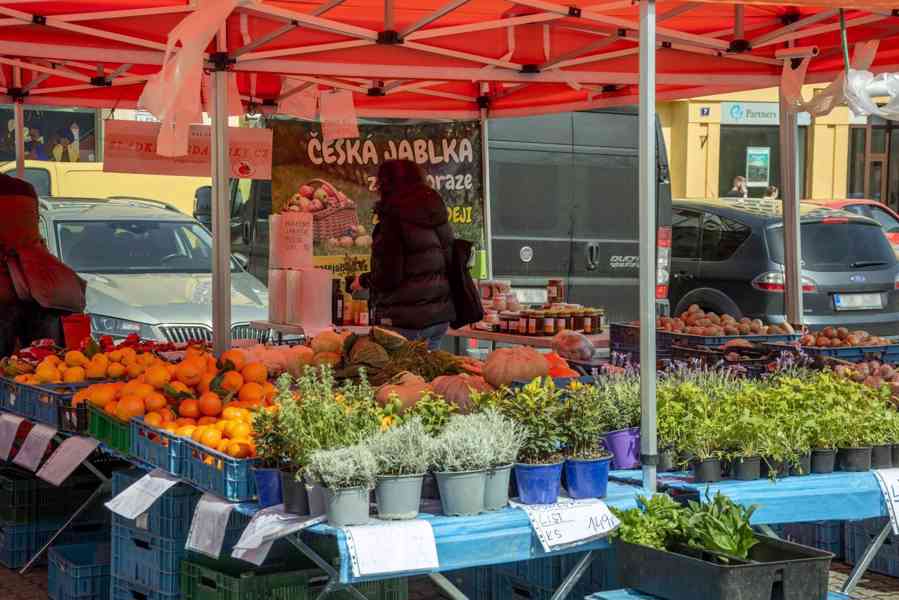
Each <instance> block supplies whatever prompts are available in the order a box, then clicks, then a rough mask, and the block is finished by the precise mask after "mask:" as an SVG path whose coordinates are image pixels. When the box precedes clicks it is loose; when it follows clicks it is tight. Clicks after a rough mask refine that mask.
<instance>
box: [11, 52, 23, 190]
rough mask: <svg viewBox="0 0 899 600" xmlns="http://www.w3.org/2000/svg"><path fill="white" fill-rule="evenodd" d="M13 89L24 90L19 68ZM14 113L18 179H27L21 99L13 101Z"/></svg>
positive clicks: (15, 75)
mask: <svg viewBox="0 0 899 600" xmlns="http://www.w3.org/2000/svg"><path fill="white" fill-rule="evenodd" d="M13 87H15V88H16V89H21V88H22V69H20V68H19V67H14V68H13ZM13 113H14V114H13V120H14V121H15V129H16V131H15V136H16V177H18V178H19V179H25V106H24V102H23V99H22V98H21V97H17V98H15V99H14V100H13Z"/></svg>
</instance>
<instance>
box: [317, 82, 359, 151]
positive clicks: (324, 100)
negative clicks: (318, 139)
mask: <svg viewBox="0 0 899 600" xmlns="http://www.w3.org/2000/svg"><path fill="white" fill-rule="evenodd" d="M318 105H319V106H318V109H319V112H320V114H321V120H322V138H323V139H324V141H325V142H329V141H331V140H337V139H341V138H358V137H359V121H358V119H357V118H356V106H355V104H353V92H351V91H349V90H334V91H332V92H324V93H322V94H321V96H319V99H318Z"/></svg>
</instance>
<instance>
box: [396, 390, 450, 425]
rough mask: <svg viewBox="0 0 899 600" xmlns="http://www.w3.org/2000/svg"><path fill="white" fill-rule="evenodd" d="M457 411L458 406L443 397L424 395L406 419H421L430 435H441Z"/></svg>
mask: <svg viewBox="0 0 899 600" xmlns="http://www.w3.org/2000/svg"><path fill="white" fill-rule="evenodd" d="M456 410H457V408H456V405H455V404H451V403H449V402H447V401H446V400H445V399H444V398H443V396H440V395H438V394H432V393H424V394H422V395H421V397H420V398H419V399H418V401H417V402H416V403H415V404H414V405H413V406H412V407H410V408H409V409H408V410H406V412H405V413H404V417H405V418H418V419H421V422H422V425H423V426H424V428H425V431H427V432H428V434H430V435H439V434H440V432H441V431H443V428H444V427H446V424H447V423H449V421H450V419H451V418H452V416H453V415H454V414H455V412H456Z"/></svg>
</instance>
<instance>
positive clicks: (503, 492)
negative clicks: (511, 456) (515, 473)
mask: <svg viewBox="0 0 899 600" xmlns="http://www.w3.org/2000/svg"><path fill="white" fill-rule="evenodd" d="M511 476H512V465H511V464H508V465H505V466H503V467H494V468H492V469H488V470H487V480H486V482H485V484H484V510H500V509H501V508H505V507H506V506H507V505H508V504H509V479H510V478H511Z"/></svg>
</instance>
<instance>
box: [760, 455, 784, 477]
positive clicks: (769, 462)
mask: <svg viewBox="0 0 899 600" xmlns="http://www.w3.org/2000/svg"><path fill="white" fill-rule="evenodd" d="M761 466H762V477H778V478H784V477H789V476H790V465H788V464H787V463H786V461H783V460H774V459H773V458H763V459H762V465H761Z"/></svg>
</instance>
